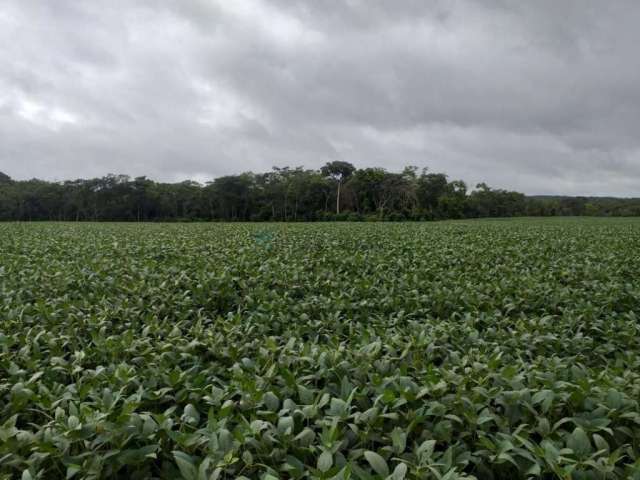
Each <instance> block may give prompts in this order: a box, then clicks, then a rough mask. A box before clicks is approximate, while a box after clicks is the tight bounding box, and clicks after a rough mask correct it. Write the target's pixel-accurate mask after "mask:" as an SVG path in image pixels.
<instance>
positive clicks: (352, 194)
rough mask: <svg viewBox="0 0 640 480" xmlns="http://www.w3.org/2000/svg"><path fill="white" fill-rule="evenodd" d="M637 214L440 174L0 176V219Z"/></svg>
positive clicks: (603, 203) (629, 202)
mask: <svg viewBox="0 0 640 480" xmlns="http://www.w3.org/2000/svg"><path fill="white" fill-rule="evenodd" d="M554 215H599V216H602V215H609V216H632V215H633V216H635V215H640V199H617V198H598V197H527V196H525V195H524V194H522V193H519V192H514V191H508V190H503V189H494V188H491V187H489V186H488V185H486V184H484V183H480V184H478V185H476V187H475V188H474V189H473V190H470V189H469V188H468V187H467V185H466V184H465V182H463V181H461V180H449V179H448V177H447V175H446V174H444V173H434V172H430V171H429V170H428V169H423V170H421V171H419V170H418V168H417V167H406V168H405V169H404V170H403V171H402V172H399V173H398V172H389V171H387V170H385V169H383V168H361V169H357V168H355V167H354V166H353V165H351V164H350V163H347V162H341V161H335V162H330V163H327V164H326V165H325V166H323V167H322V168H321V169H319V170H313V169H304V168H302V167H297V168H289V167H284V168H278V167H274V168H273V169H272V170H271V171H269V172H265V173H252V172H246V173H242V174H239V175H228V176H223V177H219V178H216V179H215V180H213V181H211V182H207V183H206V184H204V185H202V184H200V183H197V182H194V181H189V180H187V181H184V182H179V183H162V182H155V181H153V180H150V179H148V178H146V177H136V178H131V177H129V176H126V175H107V176H105V177H102V178H93V179H86V180H84V179H79V180H69V181H62V182H49V181H44V180H38V179H32V180H21V181H18V180H13V179H11V178H10V177H9V176H8V175H6V174H4V173H2V172H0V220H13V221H29V220H64V221H107V220H118V221H171V220H174V221H176V220H180V221H186V220H220V221H318V220H352V221H358V220H440V219H457V218H482V217H512V216H554Z"/></svg>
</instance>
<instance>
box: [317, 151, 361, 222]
mask: <svg viewBox="0 0 640 480" xmlns="http://www.w3.org/2000/svg"><path fill="white" fill-rule="evenodd" d="M355 170H356V167H354V166H353V165H351V164H350V163H349V162H342V161H338V160H336V161H334V162H329V163H327V164H326V165H325V166H324V167H322V168H321V169H320V171H321V172H322V174H323V175H324V176H325V177H329V178H332V179H333V180H335V181H336V182H337V183H338V191H337V194H336V214H339V213H340V189H341V188H342V184H343V183H344V181H345V180H346V179H348V178H349V177H350V176H351V175H352V174H353V172H354V171H355Z"/></svg>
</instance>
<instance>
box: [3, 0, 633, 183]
mask: <svg viewBox="0 0 640 480" xmlns="http://www.w3.org/2000/svg"><path fill="white" fill-rule="evenodd" d="M639 21H640V5H638V4H637V3H636V2H633V1H628V2H623V1H617V2H608V3H607V4H606V5H605V4H603V3H602V2H599V1H596V0H593V1H569V0H565V1H560V2H558V1H552V0H544V1H537V2H507V1H498V0H496V1H489V0H477V1H453V2H452V1H441V2H438V1H433V2H424V1H418V0H405V1H396V2H383V1H371V0H366V1H365V0H345V1H342V2H338V1H329V0H316V1H314V2H289V1H285V0H272V1H258V0H246V1H244V0H240V1H233V2H227V1H220V2H214V1H209V0H165V1H151V0H141V1H138V2H132V1H124V0H119V1H108V2H107V1H94V2H77V1H72V0H58V1H56V2H48V1H43V0H40V1H35V0H6V1H5V2H3V3H2V4H1V5H0V42H1V43H2V45H3V48H2V49H0V170H2V171H5V172H7V173H9V174H10V175H12V176H14V177H16V178H27V177H32V176H37V177H44V178H48V179H65V178H75V177H88V176H97V175H103V174H106V173H108V172H115V173H127V174H130V175H141V174H146V175H149V176H150V177H152V178H157V179H163V180H178V179H183V178H187V177H189V178H196V179H198V180H202V181H204V180H207V179H210V178H212V177H215V176H218V175H222V174H226V173H234V172H240V171H243V170H256V171H260V170H267V169H270V168H271V167H272V166H273V165H291V166H295V165H305V166H308V167H317V166H319V165H321V164H322V163H324V162H326V161H328V160H332V159H338V158H339V159H343V160H347V161H351V162H353V163H355V164H356V165H359V166H365V165H377V166H383V167H386V168H389V169H400V168H402V167H403V166H404V165H407V164H413V165H418V166H421V167H422V166H429V167H430V168H431V169H432V170H436V171H445V172H448V173H449V174H450V175H451V176H452V177H454V178H463V179H464V180H466V181H468V182H469V183H470V184H471V185H473V184H475V183H476V182H479V181H487V182H488V183H489V184H491V185H493V186H497V187H504V188H514V189H518V190H522V191H525V192H528V193H570V194H618V195H640V186H639V185H640V68H639V67H640V66H639V65H638V61H637V59H636V57H637V55H636V52H635V49H636V45H637V44H638V41H639V40H640V33H639V31H638V30H637V28H636V26H637V25H638V24H639Z"/></svg>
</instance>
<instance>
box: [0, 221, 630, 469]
mask: <svg viewBox="0 0 640 480" xmlns="http://www.w3.org/2000/svg"><path fill="white" fill-rule="evenodd" d="M639 319H640V219H606V218H603V219H589V218H582V219H570V218H568V219H510V220H483V221H451V222H429V223H314V224H304V223H300V224H294V223H290V224H277V223H254V224H242V223H236V224H233V223H226V224H224V223H192V224H152V223H76V224H74V223H4V224H0V478H2V479H13V478H17V479H22V480H30V479H57V478H61V479H72V478H73V479H103V478H104V479H114V478H115V479H117V478H122V479H139V478H140V479H143V478H144V479H146V478H157V479H179V478H184V479H186V480H215V479H262V480H277V479H355V480H374V479H391V480H401V479H437V480H454V479H478V480H484V479H490V480H491V479H525V478H540V479H579V480H582V479H585V480H587V479H589V480H591V479H593V480H597V479H630V478H636V479H640V404H639V400H640V320H639Z"/></svg>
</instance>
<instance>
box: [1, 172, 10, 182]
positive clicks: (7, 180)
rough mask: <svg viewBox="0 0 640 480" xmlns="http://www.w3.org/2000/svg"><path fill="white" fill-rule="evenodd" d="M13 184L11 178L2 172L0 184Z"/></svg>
mask: <svg viewBox="0 0 640 480" xmlns="http://www.w3.org/2000/svg"><path fill="white" fill-rule="evenodd" d="M2 183H11V177H10V176H9V175H7V174H6V173H3V172H0V184H2Z"/></svg>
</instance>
